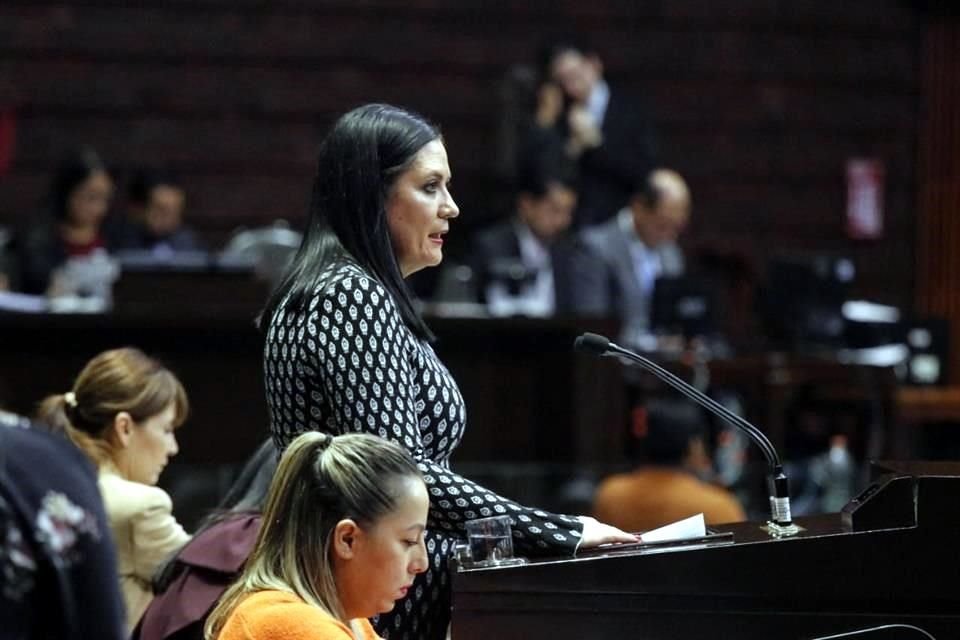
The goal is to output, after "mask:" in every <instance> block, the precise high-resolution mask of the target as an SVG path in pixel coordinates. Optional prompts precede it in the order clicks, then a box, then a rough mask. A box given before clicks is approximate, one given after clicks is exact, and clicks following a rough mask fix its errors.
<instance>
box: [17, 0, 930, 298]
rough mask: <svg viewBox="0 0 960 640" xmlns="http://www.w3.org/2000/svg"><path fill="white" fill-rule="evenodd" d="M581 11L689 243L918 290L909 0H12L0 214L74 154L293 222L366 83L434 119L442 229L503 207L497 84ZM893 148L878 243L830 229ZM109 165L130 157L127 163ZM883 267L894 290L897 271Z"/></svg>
mask: <svg viewBox="0 0 960 640" xmlns="http://www.w3.org/2000/svg"><path fill="white" fill-rule="evenodd" d="M573 28H576V29H579V30H581V31H582V32H584V33H585V34H586V35H587V37H588V38H589V39H590V40H591V41H592V42H594V43H595V45H596V46H597V48H598V49H599V51H600V53H601V54H602V57H603V59H604V63H605V66H606V69H607V72H608V76H609V78H610V79H611V81H612V82H613V83H616V85H618V86H619V87H621V88H622V89H626V90H631V91H638V92H642V93H644V94H646V95H647V96H648V98H649V100H650V102H651V103H652V106H653V110H654V113H655V124H656V126H657V128H658V130H659V136H660V140H661V156H662V160H663V162H664V163H665V164H668V165H671V166H674V167H676V168H677V169H678V170H679V171H681V172H682V173H684V174H685V175H687V176H688V177H689V180H690V182H691V185H692V187H693V192H694V198H695V201H696V209H695V213H694V215H695V220H694V225H693V229H692V230H691V234H690V236H689V238H688V242H689V243H690V244H691V245H694V244H697V245H700V244H705V243H706V244H710V243H713V244H719V245H722V246H730V247H737V248H738V249H740V250H742V251H743V252H744V253H746V254H748V256H749V257H751V258H752V259H754V260H755V261H756V262H757V263H758V264H762V263H763V261H764V260H765V259H766V258H767V257H768V256H769V255H770V254H771V253H774V252H777V251H796V250H811V251H829V252H834V253H847V254H850V255H853V256H855V258H856V259H857V261H858V263H859V266H860V272H861V274H863V278H862V282H861V284H860V292H861V293H862V294H863V295H865V296H869V297H873V298H876V299H880V300H884V301H888V302H893V303H898V304H903V305H909V304H911V303H912V301H913V299H914V281H913V278H914V274H915V269H914V265H915V259H914V248H913V244H912V242H905V238H910V237H912V233H913V231H912V230H913V228H914V227H913V224H914V223H913V220H914V211H915V208H916V197H915V194H916V187H915V184H916V183H915V180H916V177H915V176H916V152H915V147H916V118H917V100H918V96H919V91H920V83H919V77H920V75H919V70H920V58H919V45H920V34H921V28H922V22H921V19H920V17H919V16H918V14H917V13H916V12H915V11H914V10H913V9H912V8H910V6H909V4H908V3H904V2H901V1H900V0H880V1H873V0H855V1H851V2H842V3H838V2H830V1H827V0H735V1H733V0H732V1H730V2H722V3H706V2H702V1H700V0H671V2H663V1H660V0H647V1H641V0H595V1H593V2H582V0H560V1H548V0H532V1H530V2H512V1H509V0H460V1H458V2H447V1H446V0H406V1H404V0H326V1H320V0H271V1H267V0H165V1H163V2H159V1H156V0H149V1H144V2H139V3H129V2H126V1H123V0H75V1H74V2H54V1H52V0H6V1H5V2H4V3H2V5H0V108H2V107H3V106H4V105H3V102H6V103H7V104H12V105H13V106H14V107H15V109H16V112H17V118H18V140H19V142H18V147H17V153H16V157H15V161H14V165H13V168H12V170H11V172H10V173H8V174H7V175H6V176H3V177H0V224H8V225H17V224H20V223H21V222H23V221H25V220H26V219H27V218H28V217H29V216H31V215H33V213H34V211H35V210H36V208H37V203H38V202H39V200H40V198H41V197H42V195H43V191H44V188H45V175H46V174H47V172H48V171H49V169H50V168H51V167H52V166H53V165H54V164H55V163H56V160H57V158H58V157H59V155H60V154H61V153H62V152H63V150H65V149H66V148H68V147H70V146H72V145H75V144H78V143H81V142H88V143H90V144H93V145H94V146H96V147H97V148H98V149H100V150H101V152H102V153H103V154H104V155H105V156H106V157H107V159H108V160H109V161H110V162H112V163H113V164H114V165H116V166H117V167H118V168H119V169H121V170H122V169H124V168H126V167H128V166H130V165H131V164H134V163H136V162H140V161H165V162H168V163H170V164H172V165H174V167H175V168H178V169H179V170H180V171H181V172H182V173H183V174H184V175H186V176H187V185H188V187H189V189H190V194H189V198H190V200H189V201H190V208H189V216H190V219H191V220H192V222H193V223H194V224H195V225H196V226H197V227H198V228H199V229H200V230H201V231H202V232H203V233H204V234H205V235H206V236H207V237H208V238H209V239H211V241H212V242H220V241H221V240H222V239H223V238H224V237H225V236H226V235H227V234H228V233H229V232H230V230H231V229H233V228H235V227H236V226H239V225H241V224H243V225H250V224H255V223H257V222H258V221H267V220H269V219H271V218H273V217H277V216H282V217H286V218H290V219H292V220H294V221H295V222H296V221H297V220H299V219H302V216H303V213H304V203H305V200H306V196H307V193H306V186H305V185H306V184H307V183H308V182H309V179H310V175H311V173H312V170H313V167H312V163H313V157H312V156H313V153H314V149H315V148H316V145H317V143H318V142H319V139H320V137H321V136H322V134H323V132H324V131H325V130H326V128H327V127H328V126H329V124H330V122H331V121H332V119H333V118H334V117H335V116H336V115H337V114H339V113H341V112H343V111H345V110H346V109H348V108H350V107H352V106H355V105H357V104H361V103H363V102H368V101H374V100H379V101H387V102H395V103H399V104H402V105H405V106H408V107H411V108H413V109H416V110H419V111H421V112H423V113H424V114H425V115H427V116H428V117H430V118H431V119H433V120H435V121H437V122H438V123H439V124H440V125H441V126H442V128H443V131H444V134H445V137H446V139H447V142H448V145H449V149H450V157H451V163H452V168H453V171H454V174H455V176H456V178H455V196H456V197H457V200H458V203H459V204H460V208H461V211H462V216H461V218H460V221H459V222H458V227H459V232H458V229H456V228H455V229H454V233H453V234H452V235H451V237H450V238H451V242H450V243H449V245H448V247H449V250H450V253H451V254H452V255H453V256H456V255H457V254H458V253H462V251H463V249H464V248H465V246H466V239H467V237H468V236H469V234H470V233H471V232H472V231H473V230H475V229H476V228H478V227H480V226H482V225H484V224H487V223H489V222H491V221H493V220H494V219H495V218H497V217H499V216H502V215H505V214H507V213H508V207H509V203H510V194H509V192H508V191H507V187H506V184H505V182H504V180H503V171H501V170H500V168H499V167H498V165H497V162H498V160H497V159H498V146H497V140H498V124H499V121H500V110H501V88H502V84H503V81H504V78H505V77H506V75H507V73H508V71H509V70H510V68H511V66H512V65H514V64H517V63H531V62H533V61H534V60H535V56H536V49H537V44H538V42H539V41H540V40H541V39H542V38H543V36H544V35H545V34H547V33H551V32H556V31H559V30H564V31H566V30H570V29H573ZM860 155H865V156H872V157H877V158H879V159H881V160H883V161H884V163H885V164H886V166H887V175H888V189H887V194H886V195H887V211H886V227H887V229H888V233H887V234H886V235H885V237H884V238H883V239H881V240H879V241H876V242H871V243H855V242H852V241H850V240H848V239H846V238H845V236H844V235H843V214H844V207H845V194H844V182H843V172H844V166H845V162H846V160H847V158H849V157H851V156H860ZM121 175H122V174H121ZM891 285H892V286H891Z"/></svg>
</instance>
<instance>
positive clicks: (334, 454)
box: [205, 432, 429, 640]
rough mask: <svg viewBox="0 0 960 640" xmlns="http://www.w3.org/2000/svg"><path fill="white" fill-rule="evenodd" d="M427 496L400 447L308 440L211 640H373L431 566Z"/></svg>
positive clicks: (322, 437)
mask: <svg viewBox="0 0 960 640" xmlns="http://www.w3.org/2000/svg"><path fill="white" fill-rule="evenodd" d="M428 507H429V498H428V496H427V489H426V485H425V484H424V482H423V477H422V476H421V474H420V471H419V470H418V469H417V466H416V464H415V463H414V461H413V459H412V458H411V457H410V455H409V454H408V453H407V452H406V451H404V450H403V449H402V448H401V447H400V446H399V445H396V444H394V443H392V442H389V441H387V440H383V439H381V438H379V437H377V436H373V435H369V434H347V435H341V436H336V437H334V436H330V435H329V434H325V433H317V432H308V433H305V434H303V435H301V436H299V437H297V438H296V439H295V440H294V441H293V442H291V443H290V445H289V446H288V447H287V449H286V451H285V452H284V454H283V457H282V458H281V460H280V466H279V468H278V469H277V473H276V475H275V476H274V479H273V483H272V484H271V487H270V493H269V495H268V496H267V502H266V506H265V508H264V513H263V521H262V525H261V529H260V533H259V535H258V537H257V542H256V544H255V545H254V549H253V552H252V553H251V555H250V558H249V560H248V561H247V564H246V566H245V567H244V571H243V574H242V575H241V577H240V578H239V580H238V581H237V582H236V583H235V584H233V586H231V587H230V588H229V589H228V590H227V592H226V593H225V594H224V595H223V597H222V598H221V599H220V602H219V603H218V604H217V606H216V608H215V609H214V610H213V612H212V613H211V614H210V617H209V618H207V623H206V627H205V637H206V638H207V639H208V640H213V639H215V638H216V639H218V640H273V639H276V640H281V639H287V638H299V639H301V640H372V639H374V638H377V635H376V633H375V632H374V630H373V627H372V626H370V622H369V621H368V620H367V618H369V617H371V616H374V615H377V614H379V613H386V612H388V611H390V610H391V609H393V607H394V603H395V602H396V601H397V600H399V599H400V598H403V597H404V596H405V595H406V593H407V590H408V589H409V588H410V586H411V585H412V584H413V579H414V578H415V577H416V575H417V574H419V573H423V572H424V571H425V570H426V568H427V552H426V548H425V545H424V539H423V535H424V530H425V528H426V526H427V509H428Z"/></svg>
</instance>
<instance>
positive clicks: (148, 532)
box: [132, 487, 190, 582]
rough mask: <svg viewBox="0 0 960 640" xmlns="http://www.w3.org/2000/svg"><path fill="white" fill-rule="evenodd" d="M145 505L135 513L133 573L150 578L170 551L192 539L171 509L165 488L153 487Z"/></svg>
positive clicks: (146, 578)
mask: <svg viewBox="0 0 960 640" xmlns="http://www.w3.org/2000/svg"><path fill="white" fill-rule="evenodd" d="M150 489H151V491H150V492H149V493H147V494H145V498H144V503H143V508H142V509H141V510H140V511H139V512H138V513H137V514H136V515H134V517H133V521H132V530H133V548H134V549H135V550H136V551H135V553H134V556H135V557H134V565H133V570H134V573H135V574H136V575H137V576H139V577H140V578H143V579H144V580H146V581H148V582H149V581H150V580H151V578H152V577H153V574H154V572H155V571H156V570H157V567H159V566H160V564H161V563H162V562H163V561H164V560H166V559H167V558H168V557H169V556H170V554H171V553H173V552H174V551H177V550H178V549H180V548H181V547H182V546H183V545H185V544H186V543H187V541H188V540H190V536H189V534H187V532H185V531H184V530H183V527H182V526H180V523H179V522H177V520H176V519H175V518H174V517H173V514H172V513H171V512H172V510H173V504H172V502H171V501H170V496H168V495H167V494H166V492H164V491H163V490H162V489H158V488H156V487H150Z"/></svg>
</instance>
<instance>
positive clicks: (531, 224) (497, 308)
mask: <svg viewBox="0 0 960 640" xmlns="http://www.w3.org/2000/svg"><path fill="white" fill-rule="evenodd" d="M534 164H535V165H536V166H532V167H529V168H527V169H525V170H521V172H520V177H519V185H518V189H517V197H516V214H515V215H514V216H513V217H512V218H511V219H510V220H507V221H506V222H502V223H500V224H498V225H496V226H494V227H491V228H490V229H487V230H485V231H483V232H481V233H479V234H478V235H477V237H476V238H475V239H474V247H473V256H472V262H473V267H474V272H475V273H476V274H477V283H478V291H479V293H480V297H481V300H482V301H483V302H485V303H486V305H487V308H488V309H489V311H490V312H491V313H492V314H494V315H527V316H550V315H554V314H555V313H563V312H565V311H569V310H570V308H571V302H572V301H571V285H570V282H571V277H572V276H571V270H570V269H571V264H570V248H569V245H568V243H567V242H566V239H565V235H566V231H567V229H568V228H569V226H570V222H571V220H572V217H573V209H574V206H575V205H576V202H577V192H576V184H575V179H574V176H573V173H572V171H571V170H570V168H563V167H560V166H554V167H551V166H547V165H548V164H549V163H544V162H540V163H534Z"/></svg>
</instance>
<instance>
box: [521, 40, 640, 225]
mask: <svg viewBox="0 0 960 640" xmlns="http://www.w3.org/2000/svg"><path fill="white" fill-rule="evenodd" d="M540 58H541V59H540V68H541V78H542V84H541V85H540V87H539V89H538V93H537V107H536V114H535V118H534V120H535V123H536V125H535V126H534V127H533V128H532V129H531V135H530V137H529V140H528V142H527V144H526V145H525V147H526V151H525V153H537V152H540V153H542V152H544V149H547V150H552V151H547V152H552V153H562V154H566V155H567V157H569V158H571V159H572V160H574V161H576V163H577V165H578V169H579V174H580V197H579V200H578V202H577V209H576V213H575V216H574V225H575V226H577V227H585V226H591V225H595V224H600V223H602V222H604V221H605V220H607V219H609V218H610V217H611V216H613V215H614V214H616V212H617V211H618V210H620V209H621V208H622V207H624V206H625V205H626V204H627V201H628V199H629V198H630V195H631V190H632V188H633V183H634V180H635V179H636V176H638V175H643V174H645V173H647V172H648V171H650V169H652V168H653V167H654V166H655V164H654V162H655V146H656V144H655V140H654V133H653V125H652V121H651V118H650V116H649V115H648V113H647V109H646V106H645V103H644V101H643V100H641V99H640V98H639V97H637V96H633V95H630V94H628V93H624V92H622V91H620V90H617V89H615V88H612V87H611V86H610V85H609V84H607V82H606V80H605V79H604V75H603V71H604V70H603V63H602V61H601V60H600V56H599V55H598V54H597V52H596V51H594V50H593V49H592V48H590V47H588V46H587V45H585V44H583V43H582V42H578V41H577V39H576V38H567V39H558V40H556V41H553V42H551V43H549V44H547V45H546V46H544V47H543V48H542V51H541V54H540ZM531 147H532V150H531Z"/></svg>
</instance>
